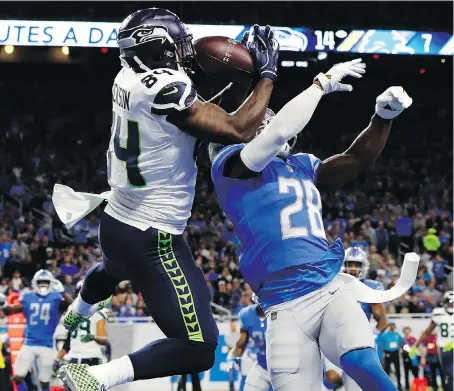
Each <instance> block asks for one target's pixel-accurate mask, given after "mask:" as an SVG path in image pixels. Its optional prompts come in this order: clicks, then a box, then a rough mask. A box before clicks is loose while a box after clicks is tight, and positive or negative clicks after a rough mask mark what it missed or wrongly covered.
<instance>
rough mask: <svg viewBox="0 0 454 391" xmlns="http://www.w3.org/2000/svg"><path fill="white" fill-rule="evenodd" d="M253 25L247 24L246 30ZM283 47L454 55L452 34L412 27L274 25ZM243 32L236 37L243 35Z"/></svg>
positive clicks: (305, 50) (316, 50)
mask: <svg viewBox="0 0 454 391" xmlns="http://www.w3.org/2000/svg"><path fill="white" fill-rule="evenodd" d="M249 28H250V27H249V26H246V27H245V31H246V30H248V29H249ZM273 30H274V32H275V35H276V37H277V39H278V41H279V43H280V45H281V49H282V50H288V51H297V52H340V53H346V52H350V53H380V54H407V55H412V54H413V55H415V54H416V55H444V56H449V55H453V51H454V40H453V36H452V34H449V33H443V32H429V31H408V30H359V29H355V30H343V29H339V30H321V29H320V30H316V29H310V28H305V27H294V28H290V27H274V28H273ZM240 37H241V34H240V35H239V36H237V37H236V38H237V39H239V38H240Z"/></svg>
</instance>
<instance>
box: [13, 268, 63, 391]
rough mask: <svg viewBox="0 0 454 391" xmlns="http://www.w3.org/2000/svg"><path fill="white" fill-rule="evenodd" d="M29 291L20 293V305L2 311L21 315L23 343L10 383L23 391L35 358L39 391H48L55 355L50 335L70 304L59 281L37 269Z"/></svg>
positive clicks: (44, 271) (48, 273)
mask: <svg viewBox="0 0 454 391" xmlns="http://www.w3.org/2000/svg"><path fill="white" fill-rule="evenodd" d="M32 289H33V290H32V291H29V292H24V293H23V294H22V295H21V297H20V299H19V300H20V304H18V305H15V306H13V307H8V308H6V311H7V312H8V313H16V312H22V311H23V312H24V315H25V319H26V326H25V334H24V335H25V341H24V344H23V345H22V347H21V349H20V350H19V353H18V355H17V360H16V367H15V375H14V381H15V382H16V384H17V388H18V391H27V389H28V387H27V383H26V382H25V381H24V378H25V377H26V376H27V373H28V372H29V371H30V370H31V368H32V366H33V363H34V362H35V360H36V359H37V363H38V377H39V381H40V383H41V390H42V391H49V382H50V379H51V376H52V365H53V363H54V360H55V358H56V356H57V352H56V350H55V349H54V341H53V336H54V332H55V329H56V327H57V325H58V322H59V320H60V316H61V313H62V312H63V311H64V310H65V309H66V308H67V307H68V306H69V304H71V302H72V298H71V297H70V296H69V295H67V294H65V293H64V292H65V289H64V288H63V285H62V283H61V282H60V281H58V280H56V279H54V277H53V276H52V273H51V272H49V271H48V270H44V269H41V270H39V271H38V272H36V273H35V275H34V276H33V279H32Z"/></svg>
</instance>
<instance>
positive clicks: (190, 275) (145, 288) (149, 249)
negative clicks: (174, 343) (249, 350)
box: [100, 214, 219, 342]
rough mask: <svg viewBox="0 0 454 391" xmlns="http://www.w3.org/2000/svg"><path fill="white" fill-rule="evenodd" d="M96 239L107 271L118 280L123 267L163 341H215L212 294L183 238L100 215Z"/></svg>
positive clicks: (216, 337)
mask: <svg viewBox="0 0 454 391" xmlns="http://www.w3.org/2000/svg"><path fill="white" fill-rule="evenodd" d="M100 238H101V246H102V249H103V252H104V254H105V255H106V258H107V263H106V269H107V271H108V273H109V274H111V275H113V277H116V278H121V276H122V274H121V273H122V270H123V269H124V268H126V269H127V272H125V276H126V275H127V276H128V278H130V279H131V280H132V282H133V283H134V285H137V287H138V288H139V290H140V292H141V293H142V295H143V297H144V300H145V304H146V306H147V308H148V310H149V311H150V314H151V316H152V317H153V319H154V321H155V322H156V324H157V325H158V326H159V328H160V329H161V330H162V332H163V333H164V334H165V335H166V336H167V337H170V338H185V339H186V338H188V339H190V340H193V341H199V342H201V341H209V342H217V340H218V334H219V332H218V329H217V326H216V322H215V320H214V318H213V314H212V310H211V304H210V301H211V295H210V292H209V291H208V287H207V285H206V282H205V279H204V276H203V272H202V270H201V269H200V268H199V267H198V266H197V265H196V263H195V261H194V259H193V257H192V253H191V251H190V249H189V246H188V245H187V243H186V241H185V240H184V238H183V236H182V235H172V234H169V233H166V232H163V231H159V230H156V229H154V228H149V229H148V230H146V231H141V230H139V229H137V228H134V227H131V226H129V225H127V224H124V223H122V222H120V221H118V220H116V219H113V218H112V217H110V216H108V215H106V214H104V215H103V220H102V222H101V229H100ZM125 278H126V277H125Z"/></svg>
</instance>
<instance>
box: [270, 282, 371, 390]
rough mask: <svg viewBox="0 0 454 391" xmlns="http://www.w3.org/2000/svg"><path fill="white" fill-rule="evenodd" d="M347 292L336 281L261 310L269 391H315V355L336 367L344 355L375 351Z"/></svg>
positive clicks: (318, 363)
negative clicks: (361, 349) (265, 323)
mask: <svg viewBox="0 0 454 391" xmlns="http://www.w3.org/2000/svg"><path fill="white" fill-rule="evenodd" d="M352 288H353V284H344V283H343V282H342V281H341V280H340V279H338V278H336V279H334V280H333V281H332V282H331V283H330V284H328V285H326V286H324V287H323V288H321V289H318V290H316V291H315V292H312V293H310V294H308V295H305V296H303V297H299V298H296V299H294V300H292V301H289V302H286V303H282V304H278V305H275V306H272V307H270V308H269V309H267V310H266V318H267V331H266V349H267V351H266V358H267V363H268V372H269V374H270V376H271V382H272V384H273V389H274V390H275V391H313V390H320V389H321V386H322V376H323V370H322V360H321V354H320V350H321V351H322V352H323V354H324V355H325V356H326V358H328V359H329V360H330V361H331V362H332V363H334V364H335V365H336V366H339V367H340V357H341V356H342V355H344V354H345V353H347V352H349V351H351V350H355V349H359V348H365V347H371V348H373V347H374V346H375V345H374V335H373V333H372V330H371V327H370V324H369V321H368V320H367V318H366V315H365V314H364V312H363V310H362V309H361V307H360V305H359V304H358V302H357V301H356V298H355V296H354V294H353V292H352Z"/></svg>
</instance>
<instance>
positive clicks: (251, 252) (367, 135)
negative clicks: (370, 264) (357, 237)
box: [209, 59, 412, 391]
mask: <svg viewBox="0 0 454 391" xmlns="http://www.w3.org/2000/svg"><path fill="white" fill-rule="evenodd" d="M364 72H365V70H364V64H362V63H361V59H357V60H353V61H350V62H346V63H341V64H337V65H335V66H334V67H333V68H331V69H330V70H329V71H328V73H327V74H322V73H320V74H319V75H318V76H317V77H316V79H315V82H314V84H313V85H312V86H311V87H309V88H308V89H307V90H305V91H304V92H302V93H301V94H300V95H298V96H297V97H295V98H294V99H293V100H292V101H290V102H289V103H287V104H286V105H285V106H284V107H283V108H282V110H281V111H280V112H279V113H278V114H277V115H276V116H275V117H274V118H273V113H272V112H271V111H268V116H267V118H265V122H268V123H267V124H266V126H265V127H264V128H262V129H261V130H262V131H261V132H260V133H259V134H258V135H257V136H256V137H255V138H254V139H253V140H252V141H250V142H249V143H248V144H237V145H232V146H227V147H222V146H218V145H213V144H210V147H209V152H210V157H211V159H212V161H213V166H212V178H213V182H214V185H215V188H216V192H217V195H218V201H219V204H220V205H221V207H222V208H223V210H224V212H225V214H226V215H227V217H228V218H229V219H230V220H231V221H232V222H233V224H234V226H235V233H236V234H237V236H238V238H239V240H240V242H241V249H242V254H241V259H240V267H241V271H242V274H243V276H244V278H245V279H246V281H247V282H248V284H249V285H250V286H251V288H252V290H253V291H254V292H255V293H256V294H257V295H258V297H259V300H260V305H261V307H262V309H263V310H264V312H265V314H266V317H267V334H266V344H267V364H268V372H269V373H270V376H271V381H272V384H273V389H274V390H279V391H301V390H302V389H305V390H320V389H321V386H322V378H323V375H322V360H321V353H320V351H322V352H323V354H324V355H325V356H326V357H327V358H328V359H329V360H330V361H332V362H333V363H334V364H336V365H338V366H341V367H342V369H343V370H344V371H345V372H346V373H347V374H348V375H349V376H350V377H352V378H353V379H354V380H355V381H356V382H357V383H358V384H359V385H360V386H361V387H362V388H363V389H367V390H368V391H375V390H377V391H389V390H395V389H396V388H395V386H394V385H393V384H392V382H391V379H389V377H388V376H387V375H386V373H385V372H384V371H383V368H382V366H381V364H380V360H379V359H378V356H377V352H376V350H375V349H374V336H373V333H372V330H371V328H370V325H369V322H368V321H367V319H366V317H365V316H364V313H363V311H362V310H361V307H360V306H359V304H358V303H357V301H356V297H355V295H354V292H353V286H352V285H353V284H344V282H343V280H341V279H335V277H336V276H337V274H338V272H339V270H340V268H341V266H342V263H343V260H344V248H343V244H342V241H341V240H340V239H338V240H336V242H335V243H334V244H333V245H332V246H331V247H329V246H328V241H327V240H326V237H325V231H324V228H323V223H322V218H321V213H320V212H321V200H320V194H319V192H318V190H317V187H316V185H315V183H317V184H319V185H331V186H333V185H334V186H340V185H342V184H344V183H346V182H348V181H350V180H352V179H354V178H355V177H356V176H357V175H358V174H359V173H360V172H362V171H364V170H365V169H366V168H367V167H369V166H370V165H371V164H372V163H373V162H374V161H375V159H376V158H377V157H378V156H379V155H380V153H381V151H382V149H383V147H384V145H385V143H386V140H387V138H388V134H389V131H390V128H391V123H392V119H393V118H395V117H397V116H398V115H399V114H400V113H401V112H402V111H403V110H404V109H405V108H407V107H409V106H410V105H411V103H412V99H411V98H410V97H409V96H408V95H407V94H406V92H405V91H404V90H403V88H402V87H391V88H389V89H387V90H386V91H385V92H384V93H383V94H381V95H380V96H379V97H378V98H377V101H376V107H375V108H376V111H375V114H374V116H373V117H372V120H371V122H370V124H369V125H368V127H367V128H366V129H365V130H364V131H363V132H362V133H361V134H360V135H359V136H358V137H357V138H356V140H355V141H354V142H353V144H352V145H351V146H350V147H349V148H348V149H347V150H346V151H345V152H344V153H341V154H339V155H335V156H333V157H330V158H328V159H327V160H325V161H323V162H322V161H321V160H319V159H318V158H316V157H315V156H313V155H310V154H306V153H302V154H292V153H290V151H291V147H290V145H291V144H293V143H291V142H290V140H294V138H295V137H296V136H297V134H298V133H299V132H300V131H301V129H303V128H304V127H305V125H306V124H307V122H308V121H309V119H310V118H311V116H312V114H313V112H314V111H315V108H316V106H317V104H318V102H319V101H320V99H321V98H322V96H323V95H326V94H329V93H331V92H334V91H351V90H352V87H351V86H350V85H345V84H342V83H341V80H342V79H343V78H344V77H345V76H347V75H348V76H354V77H357V78H360V77H361V76H362V74H363V73H364Z"/></svg>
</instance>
